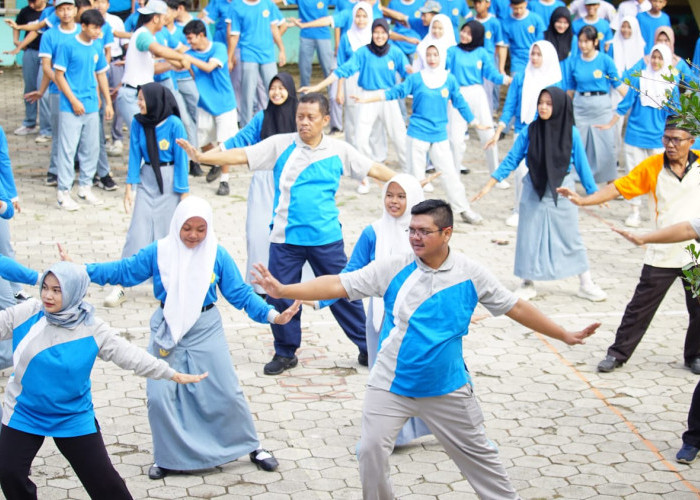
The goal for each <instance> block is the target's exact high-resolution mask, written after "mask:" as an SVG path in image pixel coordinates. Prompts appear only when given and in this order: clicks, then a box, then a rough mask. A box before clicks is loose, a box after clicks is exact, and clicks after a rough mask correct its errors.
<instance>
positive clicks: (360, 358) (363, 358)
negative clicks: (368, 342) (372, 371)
mask: <svg viewBox="0 0 700 500" xmlns="http://www.w3.org/2000/svg"><path fill="white" fill-rule="evenodd" d="M357 362H358V363H360V365H361V366H369V358H368V357H367V351H365V352H362V351H360V354H358V355H357Z"/></svg>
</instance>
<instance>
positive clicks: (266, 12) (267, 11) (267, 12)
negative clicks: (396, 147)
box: [262, 9, 270, 17]
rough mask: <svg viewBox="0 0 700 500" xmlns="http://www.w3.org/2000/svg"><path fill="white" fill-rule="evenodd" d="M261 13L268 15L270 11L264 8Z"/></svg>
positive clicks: (264, 15)
mask: <svg viewBox="0 0 700 500" xmlns="http://www.w3.org/2000/svg"><path fill="white" fill-rule="evenodd" d="M262 14H263V17H270V11H269V10H267V9H265V10H264V11H263V12H262Z"/></svg>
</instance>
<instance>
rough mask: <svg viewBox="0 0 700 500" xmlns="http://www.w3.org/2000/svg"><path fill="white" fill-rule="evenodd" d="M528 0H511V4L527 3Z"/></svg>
mask: <svg viewBox="0 0 700 500" xmlns="http://www.w3.org/2000/svg"><path fill="white" fill-rule="evenodd" d="M526 1H527V0H510V4H511V5H519V4H521V3H525V2H526Z"/></svg>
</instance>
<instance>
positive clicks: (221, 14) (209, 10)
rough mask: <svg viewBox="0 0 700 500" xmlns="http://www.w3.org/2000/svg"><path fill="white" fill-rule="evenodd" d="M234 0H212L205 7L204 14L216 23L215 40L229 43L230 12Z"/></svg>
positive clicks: (225, 43)
mask: <svg viewBox="0 0 700 500" xmlns="http://www.w3.org/2000/svg"><path fill="white" fill-rule="evenodd" d="M232 3H233V2H232V0H212V1H211V2H209V4H208V5H207V6H206V7H205V8H204V10H203V12H204V15H205V16H206V17H207V18H209V19H210V20H211V21H212V22H213V23H214V41H215V42H220V43H223V44H224V45H227V44H228V35H227V31H228V26H227V25H228V23H230V22H231V19H230V18H229V12H230V10H231V4H232Z"/></svg>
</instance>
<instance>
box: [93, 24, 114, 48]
mask: <svg viewBox="0 0 700 500" xmlns="http://www.w3.org/2000/svg"><path fill="white" fill-rule="evenodd" d="M95 43H96V44H97V45H99V46H100V50H102V52H104V50H105V47H108V46H110V45H111V44H113V43H114V30H113V29H112V26H110V24H109V23H108V22H105V23H104V24H103V25H102V30H101V33H100V36H99V38H97V39H96V40H95Z"/></svg>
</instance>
